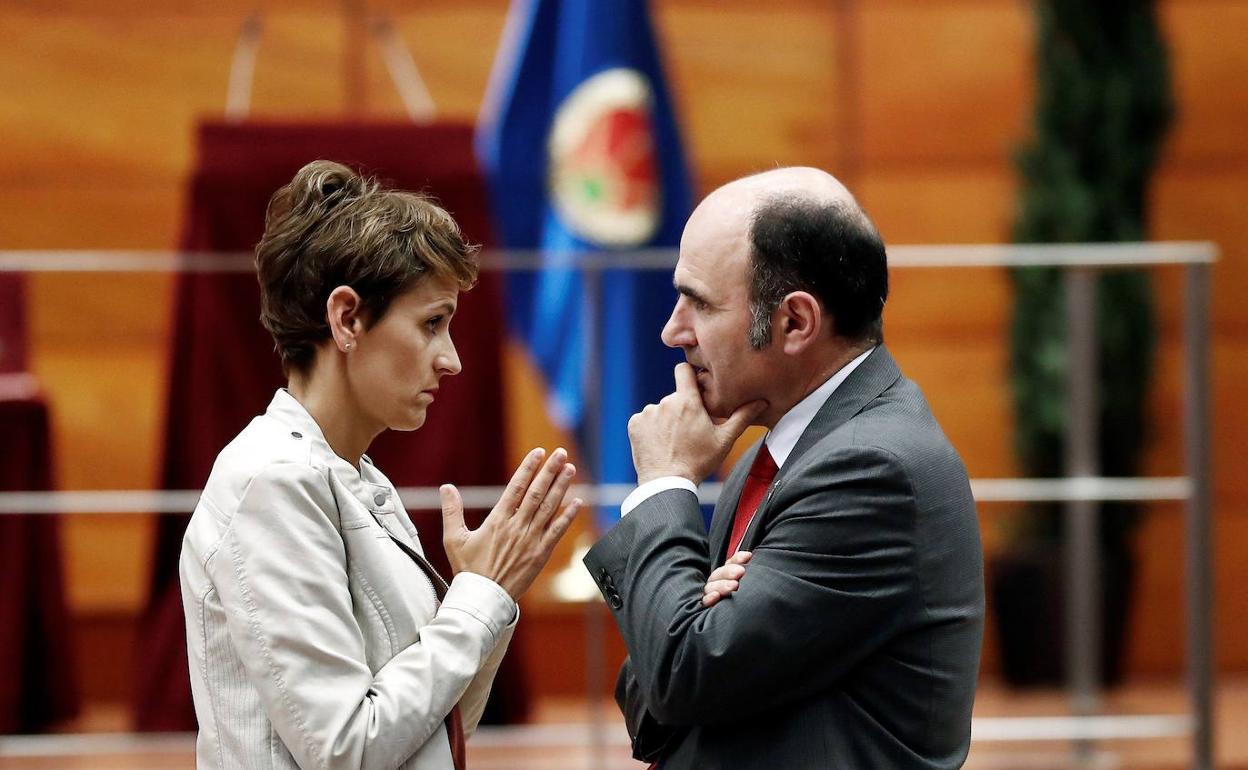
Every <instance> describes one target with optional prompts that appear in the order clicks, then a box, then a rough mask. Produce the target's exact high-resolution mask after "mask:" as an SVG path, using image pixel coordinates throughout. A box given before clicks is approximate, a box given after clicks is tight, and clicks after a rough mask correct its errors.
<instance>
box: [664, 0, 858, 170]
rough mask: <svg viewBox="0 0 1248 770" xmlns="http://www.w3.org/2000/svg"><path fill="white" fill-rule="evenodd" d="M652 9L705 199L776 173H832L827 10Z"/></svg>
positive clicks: (833, 95) (831, 37)
mask: <svg viewBox="0 0 1248 770" xmlns="http://www.w3.org/2000/svg"><path fill="white" fill-rule="evenodd" d="M792 6H793V7H792V8H790V9H786V10H785V11H784V12H780V13H778V12H777V11H776V9H775V8H763V7H761V6H759V5H758V4H754V3H725V4H709V3H693V2H690V3H681V2H666V3H656V4H655V7H656V11H657V13H656V27H657V29H658V31H659V33H660V35H661V39H662V41H663V44H664V59H665V64H666V67H667V72H668V77H669V83H670V86H671V89H672V92H673V98H674V100H675V102H676V105H677V110H678V116H679V118H680V119H681V121H682V125H683V126H684V129H685V144H686V148H687V150H688V153H689V156H690V162H691V165H692V168H693V172H694V175H695V179H697V180H699V181H700V182H701V187H702V189H704V190H708V191H709V190H710V189H714V188H715V187H718V186H719V185H721V184H723V183H724V182H727V181H729V180H731V179H734V178H736V177H738V176H742V175H744V174H748V173H753V172H756V171H763V170H766V169H768V168H772V167H775V166H789V165H814V166H821V167H824V168H835V166H836V163H837V160H838V159H839V158H840V153H839V151H838V146H837V136H836V133H835V129H836V126H837V123H836V121H837V119H838V115H837V100H838V99H839V98H840V94H839V92H838V85H837V72H836V61H837V55H838V50H837V44H838V43H837V40H838V38H837V33H836V26H835V16H834V14H833V13H832V9H831V6H832V4H831V3H826V4H825V3H813V4H812V3H806V4H801V3H793V4H792Z"/></svg>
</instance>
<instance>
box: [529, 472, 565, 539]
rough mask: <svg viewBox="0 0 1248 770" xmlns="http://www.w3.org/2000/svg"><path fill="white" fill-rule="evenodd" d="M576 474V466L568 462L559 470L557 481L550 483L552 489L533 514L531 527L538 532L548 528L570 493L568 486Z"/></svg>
mask: <svg viewBox="0 0 1248 770" xmlns="http://www.w3.org/2000/svg"><path fill="white" fill-rule="evenodd" d="M575 476H576V466H575V465H573V464H572V463H567V464H566V465H564V466H563V470H561V471H559V475H558V476H556V477H555V481H554V483H553V484H551V485H550V490H549V491H547V493H546V498H545V499H544V500H542V503H541V505H539V506H538V507H537V513H536V514H535V515H534V516H533V521H532V522H531V523H530V524H529V529H533V530H537V531H538V532H540V531H542V530H543V529H545V528H546V525H547V524H548V523H549V522H550V519H551V517H552V516H554V515H555V512H556V511H558V510H559V507H560V506H562V505H563V497H564V495H566V494H567V493H568V487H569V486H571V485H572V479H573V477H575Z"/></svg>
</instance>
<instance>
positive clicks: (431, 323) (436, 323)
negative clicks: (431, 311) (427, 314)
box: [425, 315, 442, 332]
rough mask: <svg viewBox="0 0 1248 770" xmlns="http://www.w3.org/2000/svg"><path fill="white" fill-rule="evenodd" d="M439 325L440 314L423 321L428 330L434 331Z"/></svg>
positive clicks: (440, 323)
mask: <svg viewBox="0 0 1248 770" xmlns="http://www.w3.org/2000/svg"><path fill="white" fill-rule="evenodd" d="M441 325H442V316H440V315H435V316H434V317H433V318H430V319H429V320H428V321H425V326H428V327H429V331H431V332H436V331H437V330H438V327H439V326H441Z"/></svg>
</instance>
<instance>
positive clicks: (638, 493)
mask: <svg viewBox="0 0 1248 770" xmlns="http://www.w3.org/2000/svg"><path fill="white" fill-rule="evenodd" d="M873 350H875V348H874V347H873V348H871V349H870V350H868V351H866V352H865V353H863V354H862V355H860V356H858V357H857V358H855V359H854V360H853V361H850V362H849V363H848V364H845V365H844V366H842V367H841V368H840V369H838V370H837V371H836V373H835V374H833V375H832V376H831V377H829V378H828V379H827V380H825V381H824V383H823V384H822V385H820V386H819V387H817V388H815V389H814V390H813V391H811V392H810V394H809V395H807V396H806V397H805V398H803V399H802V400H801V401H798V402H797V404H796V405H794V407H793V408H792V409H790V410H789V411H787V412H785V413H784V416H783V417H781V418H780V419H779V420H777V421H776V426H775V427H774V428H772V429H771V430H770V431H768V432H767V438H766V439H764V441H765V442H766V444H767V451H769V452H771V457H772V459H773V460H775V461H776V468H783V467H784V461H785V460H787V459H789V455H790V454H792V452H793V447H795V446H797V440H798V439H799V438H801V437H802V434H803V433H805V432H806V428H808V427H809V426H810V422H811V420H813V419H815V415H816V414H818V413H819V410H820V409H822V408H823V405H824V404H826V403H827V401H828V399H829V398H831V397H832V394H833V393H834V392H835V391H836V389H837V388H838V387H840V385H841V383H842V382H844V381H845V380H846V379H847V378H848V377H849V375H850V374H851V373H852V372H853V371H854V370H855V369H857V368H858V365H859V364H861V363H862V362H863V361H865V360H866V359H867V356H869V355H871V351H873ZM669 489H687V490H689V491H690V492H693V493H694V494H697V493H698V487H697V485H695V484H694V483H693V481H691V480H689V479H687V478H684V477H683V476H660V477H659V478H657V479H651V480H650V481H647V482H646V483H645V484H642V485H640V486H639V487H637V488H636V489H634V490H633V491H632V492H631V493H629V495H628V497H626V498H624V503H623V504H622V505H621V506H620V514H621V515H627V514H628V513H629V512H630V511H632V510H633V509H634V508H636V507H637V506H639V505H641V504H642V503H643V502H645V501H646V500H647V499H648V498H650V497H651V496H653V495H657V494H658V493H660V492H666V491H667V490H669Z"/></svg>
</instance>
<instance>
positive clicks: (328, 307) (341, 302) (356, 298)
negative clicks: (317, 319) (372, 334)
mask: <svg viewBox="0 0 1248 770" xmlns="http://www.w3.org/2000/svg"><path fill="white" fill-rule="evenodd" d="M361 304H362V303H361V301H360V295H359V294H357V293H356V291H355V289H352V288H351V287H350V286H339V287H338V288H336V289H334V290H333V291H331V292H330V293H329V299H327V300H325V319H326V321H328V323H329V333H330V334H332V335H333V337H334V345H335V346H336V347H337V348H338V349H339V350H341V351H342V352H344V353H350V352H351V351H353V350H355V345H356V336H357V335H359V333H360V332H362V331H364V322H363V318H361V313H362V310H363V309H362V307H361Z"/></svg>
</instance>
